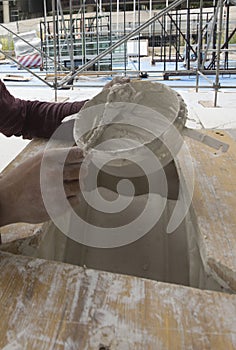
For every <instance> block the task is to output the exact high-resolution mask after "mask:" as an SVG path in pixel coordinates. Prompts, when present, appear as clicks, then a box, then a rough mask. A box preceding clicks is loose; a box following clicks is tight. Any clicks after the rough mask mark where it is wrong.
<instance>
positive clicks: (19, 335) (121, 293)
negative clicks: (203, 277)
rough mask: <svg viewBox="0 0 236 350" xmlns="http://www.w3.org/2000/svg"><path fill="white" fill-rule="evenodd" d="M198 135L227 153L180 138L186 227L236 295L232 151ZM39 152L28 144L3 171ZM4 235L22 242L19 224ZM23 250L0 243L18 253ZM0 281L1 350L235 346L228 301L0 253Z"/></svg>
mask: <svg viewBox="0 0 236 350" xmlns="http://www.w3.org/2000/svg"><path fill="white" fill-rule="evenodd" d="M202 132H203V133H206V134H208V135H211V136H214V137H216V138H218V139H220V140H222V141H223V142H227V143H228V144H229V146H230V147H229V150H228V152H227V153H220V152H216V151H215V150H213V149H211V148H209V147H208V146H206V145H203V144H201V143H198V142H197V141H194V140H192V139H189V138H186V144H187V146H188V148H189V151H190V154H191V159H189V158H187V157H185V154H184V153H182V154H181V153H180V154H179V157H178V161H177V166H178V167H179V169H181V172H182V173H183V176H184V178H185V180H186V182H188V181H187V179H188V178H189V174H190V173H189V166H190V163H191V164H193V166H194V170H195V175H194V186H195V187H194V195H193V199H192V205H191V219H192V225H193V226H194V228H195V229H196V240H197V242H198V245H199V250H200V254H201V257H202V261H203V264H204V267H205V269H206V271H207V273H208V274H209V275H211V276H212V277H213V278H215V279H216V280H217V281H218V283H219V284H220V285H222V286H223V287H225V288H226V289H229V290H232V291H235V290H236V258H235V252H236V236H235V232H236V216H235V207H236V182H235V175H236V143H235V141H234V140H233V138H232V137H231V136H230V135H229V134H228V133H227V132H224V133H222V132H219V131H217V132H215V131H202ZM40 145H41V143H40V141H34V142H33V143H32V144H31V146H30V147H29V148H28V149H27V150H26V151H25V153H24V155H21V156H19V157H18V159H17V160H16V161H15V164H14V163H13V164H12V165H11V166H9V170H10V169H11V167H14V166H16V165H17V164H19V162H21V161H22V160H23V159H25V158H27V157H28V156H29V155H32V154H34V153H35V152H36V151H37V150H38V149H39V148H40V147H41V146H40ZM34 147H35V148H34ZM8 231H9V232H11V233H10V234H9V232H8ZM26 231H27V227H26V225H24V235H26V236H27V234H26ZM2 233H3V235H2V237H3V239H4V238H5V237H6V239H5V241H6V242H7V241H9V240H11V239H12V237H15V238H17V237H18V238H21V237H22V236H20V234H19V236H17V234H18V232H17V226H13V229H12V230H11V228H10V227H9V228H8V229H7V228H3V229H2ZM31 234H32V233H31ZM4 236H5V237H4ZM23 244H25V241H24V240H23ZM20 247H21V244H20V241H19V242H18V243H17V244H12V245H11V244H10V245H8V246H5V247H4V244H3V245H2V249H3V250H6V251H14V252H15V253H17V254H19V253H20V250H21V249H19V248H20ZM0 275H1V276H0V315H1V318H0V348H1V349H5V350H9V349H22V350H23V349H30V350H31V349H40V350H41V349H45V350H48V349H81V350H85V349H92V350H93V349H96V350H99V349H100V350H113V349H119V350H126V349H132V350H133V349H135V350H136V349H142V350H143V349H154V350H162V349H163V350H166V349H170V350H176V349H180V350H184V349H193V350H198V349H199V350H202V349H204V350H205V349H222V350H225V349H227V350H228V349H235V348H236V296H235V295H230V294H226V293H219V292H212V291H203V290H200V289H194V288H190V287H183V286H180V285H174V284H167V283H160V282H155V281H152V280H145V279H141V278H137V277H133V276H125V275H119V274H115V273H109V272H99V271H95V270H87V269H86V270H85V269H83V268H81V267H77V266H72V265H66V264H63V263H58V262H49V261H45V260H38V259H37V260H35V259H32V258H30V257H24V256H20V255H11V254H7V253H4V252H2V253H0Z"/></svg>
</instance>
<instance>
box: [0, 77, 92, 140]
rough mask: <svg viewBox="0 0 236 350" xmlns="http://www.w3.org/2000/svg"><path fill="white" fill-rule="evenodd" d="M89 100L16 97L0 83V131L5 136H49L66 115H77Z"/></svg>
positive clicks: (29, 137)
mask: <svg viewBox="0 0 236 350" xmlns="http://www.w3.org/2000/svg"><path fill="white" fill-rule="evenodd" d="M85 102H86V101H81V102H66V103H53V102H40V101H27V100H21V99H18V98H15V97H14V96H12V95H11V94H10V93H9V91H8V90H7V89H6V87H5V85H4V83H3V82H2V81H1V80H0V132H1V133H3V134H4V135H6V136H12V135H15V136H23V137H24V138H28V139H32V138H34V137H45V138H48V137H50V136H51V135H52V134H53V132H54V131H55V130H56V128H57V127H58V126H59V125H60V124H61V121H62V119H63V118H65V117H66V116H69V115H71V114H74V113H77V112H78V111H79V110H80V109H81V107H82V106H83V105H84V103H85Z"/></svg>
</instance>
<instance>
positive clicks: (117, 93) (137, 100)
mask: <svg viewBox="0 0 236 350" xmlns="http://www.w3.org/2000/svg"><path fill="white" fill-rule="evenodd" d="M186 118H187V109H186V106H185V104H184V102H183V100H182V98H181V97H180V96H179V95H178V94H177V93H176V91H174V90H173V89H171V88H169V87H168V86H166V85H165V84H161V83H156V82H149V81H145V82H144V81H131V82H130V83H126V84H116V85H114V86H112V87H110V88H108V89H104V90H102V91H101V92H100V93H99V94H98V95H96V96H95V97H94V98H92V99H91V100H90V101H88V102H87V103H86V104H85V105H84V106H83V108H82V109H81V111H80V112H79V113H78V115H77V118H76V119H75V124H74V139H75V142H76V144H77V145H78V146H79V147H81V148H82V149H83V150H84V152H85V153H86V152H87V151H89V150H93V152H95V153H97V156H98V157H99V156H100V157H103V156H104V154H106V153H109V154H110V155H111V156H112V155H113V154H114V156H115V157H114V158H115V159H114V161H112V162H111V163H112V164H110V165H112V166H116V167H117V166H118V167H119V166H125V165H128V164H129V160H128V159H127V157H128V156H129V154H130V153H131V152H132V155H133V156H134V157H135V155H136V156H137V157H139V155H141V154H142V148H143V146H145V147H148V148H149V149H150V150H151V151H152V152H153V153H154V154H155V155H156V156H157V157H158V159H159V161H160V162H161V164H162V165H163V166H165V165H167V164H168V163H169V162H170V161H171V160H172V159H173V152H171V151H170V149H169V148H172V149H173V147H174V148H175V154H177V152H178V149H179V148H180V147H181V144H182V138H181V137H179V140H177V139H176V140H175V138H176V135H177V134H178V135H181V132H182V130H183V128H184V126H185V123H186ZM173 126H174V128H173ZM176 131H177V134H176ZM124 138H125V139H124ZM121 139H122V140H121ZM107 140H112V142H110V143H109V145H108V146H107V144H104V145H103V144H102V143H103V142H104V141H107ZM170 142H172V144H171V145H169V143H170ZM169 146H170V147H169ZM118 158H119V159H118Z"/></svg>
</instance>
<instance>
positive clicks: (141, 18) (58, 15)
mask: <svg viewBox="0 0 236 350" xmlns="http://www.w3.org/2000/svg"><path fill="white" fill-rule="evenodd" d="M153 3H154V2H153V1H151V0H150V1H149V2H146V5H145V6H146V8H145V9H144V10H143V4H144V2H143V1H141V0H133V1H129V2H128V1H126V0H124V1H115V2H114V1H112V0H109V1H108V0H107V1H105V0H103V1H96V2H94V3H92V5H93V6H92V7H91V1H90V2H89V4H88V3H87V1H86V0H81V1H78V2H76V1H72V0H68V1H67V2H65V1H63V2H62V1H60V0H52V3H51V6H50V14H51V18H49V17H48V9H47V1H46V0H44V19H43V20H42V21H41V22H40V36H41V50H40V52H41V55H42V60H43V67H42V69H43V70H44V71H45V72H53V74H54V76H55V79H54V82H53V83H52V85H51V86H52V87H54V89H55V90H57V89H58V88H61V87H63V86H64V85H69V86H70V85H71V84H73V80H74V79H75V78H76V77H78V76H79V75H80V74H82V73H83V74H84V73H85V72H88V71H90V72H91V71H92V72H97V73H99V72H103V73H104V74H105V73H107V74H111V75H112V74H114V73H118V72H119V73H122V74H125V75H127V74H130V73H131V71H132V72H135V73H136V74H137V75H138V76H141V77H144V76H145V74H146V76H147V74H148V73H149V71H146V72H143V71H142V69H141V61H142V58H143V56H147V57H148V58H149V59H150V64H151V66H153V67H154V69H152V72H153V71H154V70H155V72H160V73H162V74H163V78H164V79H169V77H170V76H171V75H182V76H183V75H196V90H197V91H198V89H199V87H200V85H199V76H203V77H205V79H206V80H207V82H208V83H210V82H211V87H213V88H214V89H215V91H216V92H217V91H218V89H219V88H220V84H219V74H224V73H228V74H235V73H236V46H235V44H232V41H233V40H234V41H235V36H236V26H235V21H234V20H233V19H232V16H231V8H232V6H233V5H234V4H233V2H232V1H229V0H226V1H223V0H218V1H215V0H213V1H212V6H211V7H204V1H203V0H197V1H196V0H194V1H193V0H175V1H166V2H165V3H160V4H162V9H160V10H156V9H154V7H153ZM104 4H105V5H106V6H105V10H104V6H103V5H104ZM208 4H209V2H208ZM131 5H132V6H131ZM89 6H90V7H89ZM148 6H149V7H148ZM1 26H3V25H1ZM29 44H30V43H29ZM13 60H14V59H13ZM15 61H16V60H15ZM130 65H132V70H131V68H130ZM21 66H22V65H21ZM62 72H63V74H64V75H65V76H63V78H62V79H61V78H59V74H61V73H62ZM88 73H89V72H88ZM144 73H145V74H144ZM206 75H214V76H215V80H214V81H213V82H212V81H210V80H209V78H207V77H206ZM47 84H48V85H50V83H48V82H47ZM216 95H217V94H216ZM216 103H217V98H215V105H216Z"/></svg>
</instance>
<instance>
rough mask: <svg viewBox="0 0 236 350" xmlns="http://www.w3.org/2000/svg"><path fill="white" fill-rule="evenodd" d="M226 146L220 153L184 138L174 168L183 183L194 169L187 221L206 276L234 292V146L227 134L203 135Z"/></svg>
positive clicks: (235, 144) (235, 171) (235, 237)
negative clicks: (187, 152) (195, 235)
mask: <svg viewBox="0 0 236 350" xmlns="http://www.w3.org/2000/svg"><path fill="white" fill-rule="evenodd" d="M203 133H204V134H207V135H209V136H212V137H214V138H217V139H219V140H220V141H222V142H225V143H228V144H229V149H228V151H227V152H226V153H221V152H220V151H216V150H214V149H213V148H210V147H208V146H206V145H203V144H202V143H199V142H197V141H195V140H192V139H190V138H186V139H185V141H186V144H187V146H188V149H189V152H190V155H191V159H189V156H188V155H187V154H186V152H180V154H179V155H178V166H179V168H180V169H181V172H182V174H183V176H184V178H185V179H188V178H189V176H190V168H191V164H190V162H191V163H192V164H193V167H194V195H193V199H192V208H191V209H192V210H191V220H192V222H193V224H194V227H195V229H196V233H197V237H196V238H197V242H198V246H199V251H200V254H201V257H202V261H203V264H204V267H205V270H206V271H207V273H209V274H210V275H212V276H213V277H214V278H215V279H216V280H217V281H218V282H219V284H220V285H222V286H224V287H225V288H229V289H231V290H232V291H234V292H235V291H236V235H235V232H236V215H235V208H236V180H235V179H236V142H235V141H234V140H233V138H232V137H231V136H230V135H229V133H227V132H222V131H219V130H216V131H213V130H208V131H203Z"/></svg>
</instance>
